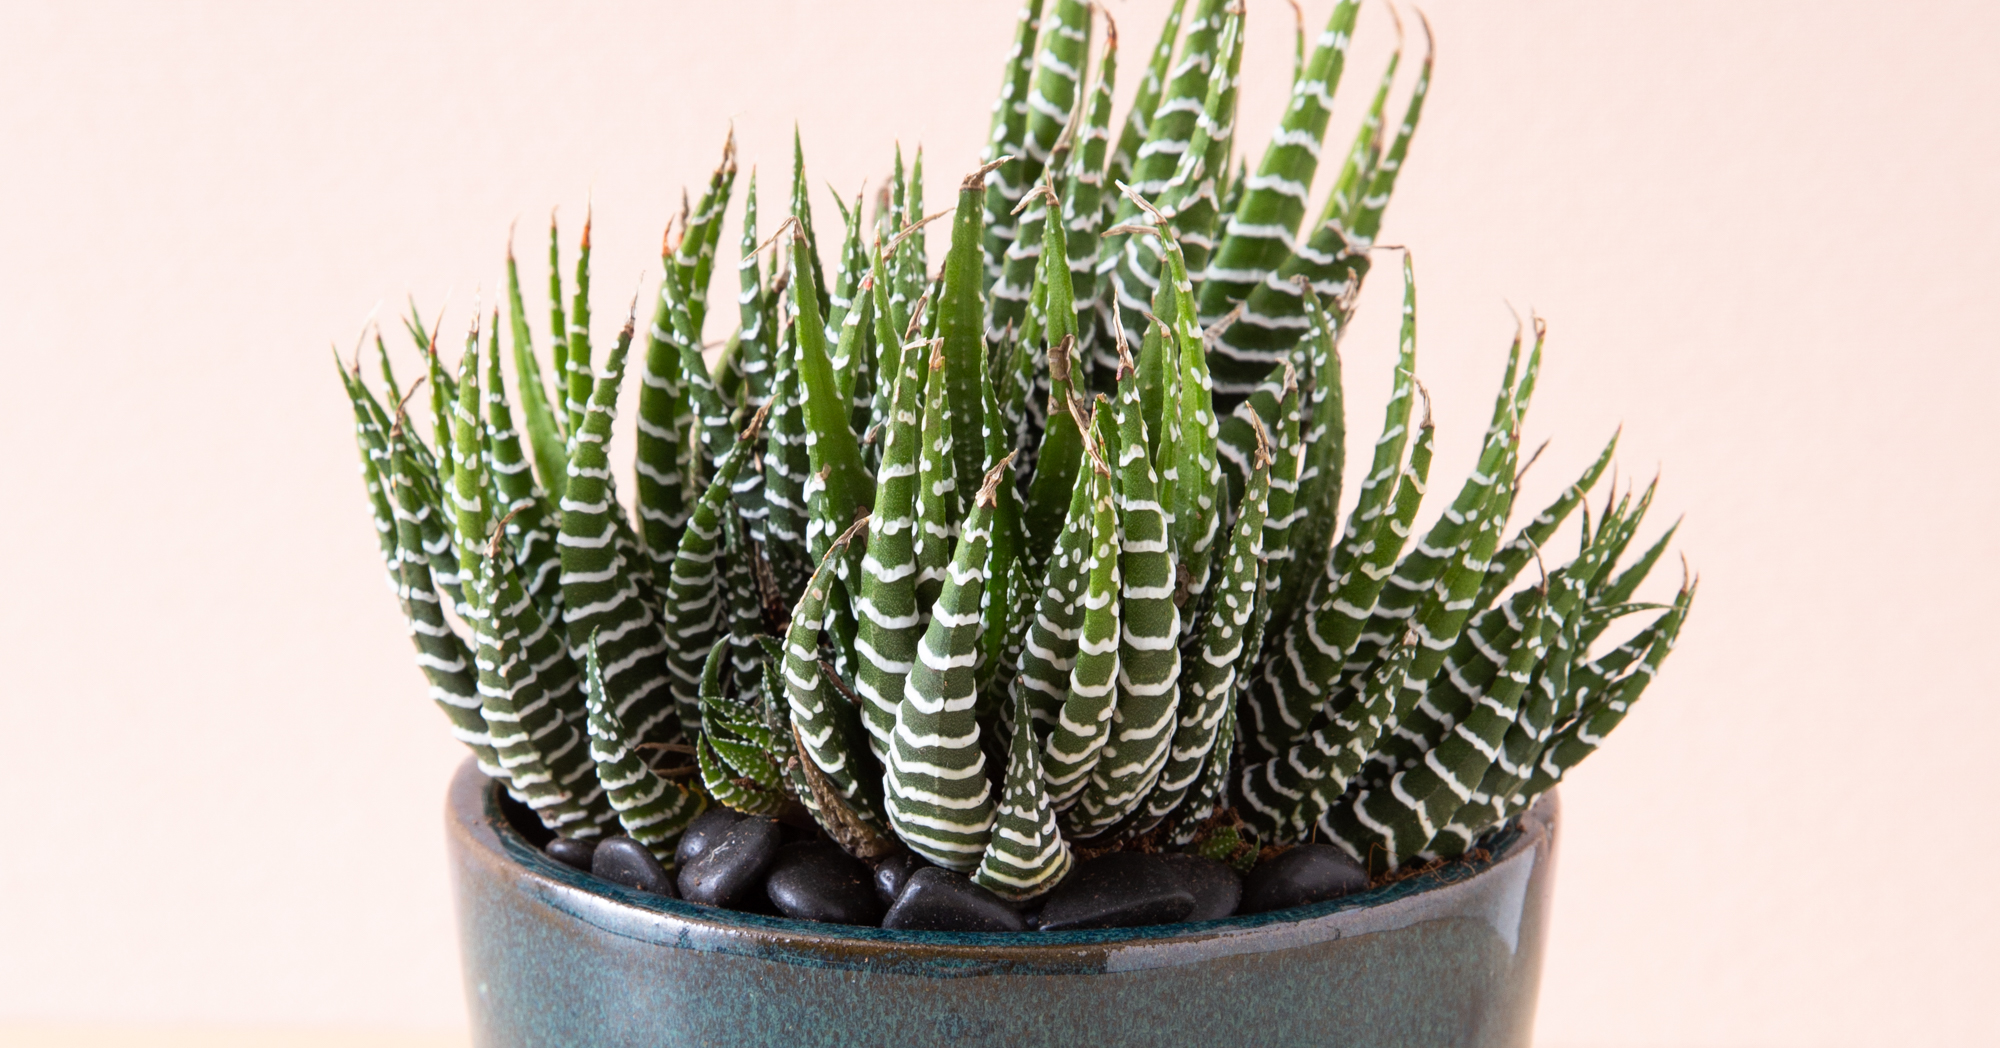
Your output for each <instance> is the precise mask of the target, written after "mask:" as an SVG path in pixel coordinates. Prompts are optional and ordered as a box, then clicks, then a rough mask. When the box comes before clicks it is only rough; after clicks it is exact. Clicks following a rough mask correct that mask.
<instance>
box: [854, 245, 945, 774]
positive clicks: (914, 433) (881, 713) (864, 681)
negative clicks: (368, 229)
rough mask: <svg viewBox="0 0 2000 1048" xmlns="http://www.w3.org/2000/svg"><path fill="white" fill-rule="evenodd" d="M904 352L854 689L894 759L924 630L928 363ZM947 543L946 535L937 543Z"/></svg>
mask: <svg viewBox="0 0 2000 1048" xmlns="http://www.w3.org/2000/svg"><path fill="white" fill-rule="evenodd" d="M877 259H878V261H879V260H880V255H879V254H878V256H877ZM876 295H877V297H878V299H880V298H881V297H884V295H885V293H884V291H883V290H882V288H881V287H880V286H879V285H878V286H877V288H876ZM901 356H902V364H903V367H902V369H901V373H900V374H899V375H897V376H895V381H894V382H893V383H892V385H893V386H894V388H895V400H894V404H893V407H892V409H891V413H890V416H889V419H888V424H887V426H886V427H885V428H884V429H883V431H882V436H881V437H880V443H881V446H882V468H881V471H880V472H879V473H877V475H876V484H875V506H874V511H873V513H872V514H871V517H870V519H871V520H872V521H873V524H872V525H871V526H870V527H869V529H868V547H867V555H866V556H864V557H863V558H862V560H861V580H860V593H859V595H858V596H857V597H856V599H855V601H854V611H855V636H854V649H855V654H856V667H855V677H854V690H855V693H856V694H858V695H859V696H860V697H861V701H862V703H863V706H862V714H863V721H864V723H865V724H866V726H867V729H868V734H869V737H870V739H871V740H872V741H871V742H870V747H871V749H872V750H873V752H874V754H875V757H876V759H877V760H879V761H887V759H888V748H887V747H888V745H889V734H890V732H891V731H893V730H894V729H895V726H896V705H897V703H899V702H900V701H901V700H902V695H903V682H904V678H906V677H907V676H908V675H909V672H910V663H911V661H912V660H914V659H915V658H916V654H917V641H918V639H919V638H920V637H922V635H923V616H922V615H921V614H920V611H919V608H918V605H917V558H916V545H917V532H916V528H917V516H916V513H917V508H916V507H917V472H918V471H917V460H918V457H919V448H918V443H919V440H920V439H921V436H922V431H921V430H920V428H919V423H918V413H919V412H920V411H921V410H922V408H921V404H922V392H923V385H924V381H925V378H926V376H927V375H929V374H930V369H929V368H928V367H926V366H923V364H921V363H920V361H921V360H922V358H921V357H918V356H917V355H916V354H913V353H912V354H902V355H901ZM940 431H942V426H940ZM942 542H943V538H942V537H940V539H939V542H938V544H937V548H938V549H942V548H943V546H942Z"/></svg>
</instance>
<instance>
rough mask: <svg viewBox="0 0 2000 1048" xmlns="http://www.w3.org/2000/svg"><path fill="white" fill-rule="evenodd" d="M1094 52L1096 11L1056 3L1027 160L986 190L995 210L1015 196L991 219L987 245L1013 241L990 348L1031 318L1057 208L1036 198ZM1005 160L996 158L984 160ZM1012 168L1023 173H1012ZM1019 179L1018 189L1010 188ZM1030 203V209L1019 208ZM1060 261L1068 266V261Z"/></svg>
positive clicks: (1037, 61)
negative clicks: (1032, 292)
mask: <svg viewBox="0 0 2000 1048" xmlns="http://www.w3.org/2000/svg"><path fill="white" fill-rule="evenodd" d="M1089 52H1090V5H1089V4H1087V3H1084V2H1083V0H1056V3H1055V11H1054V13H1053V17H1052V18H1050V19H1049V20H1048V23H1047V24H1046V26H1044V31H1043V33H1042V44H1041V51H1040V52H1039V53H1038V54H1037V55H1036V56H1035V58H1034V77H1033V81H1032V86H1031V87H1030V88H1029V90H1028V95H1027V100H1026V102H1025V103H1024V105H1025V108H1026V110H1027V120H1026V123H1025V126H1024V127H1023V129H1022V137H1021V142H1020V149H1019V150H1011V149H1010V150H1008V151H1009V152H1019V153H1020V154H1021V159H1020V160H1019V161H1018V162H1017V163H1016V164H1003V165H1001V167H1000V168H999V170H998V171H997V172H995V176H994V179H993V181H992V184H990V185H988V186H987V189H986V195H987V198H988V199H987V204H988V207H989V208H990V207H991V206H992V205H993V204H995V203H997V202H999V201H1000V200H1004V199H1005V198H1006V197H1007V196H1008V195H1009V194H1010V193H1011V194H1012V196H1013V200H1011V201H1008V202H1007V203H1008V208H1007V212H1006V213H1005V214H1004V215H996V214H994V213H993V212H992V211H990V210H989V211H988V213H987V217H986V225H987V237H988V239H989V241H991V240H994V239H996V238H1005V239H1006V240H1007V241H1008V243H1007V246H1006V248H1005V250H1004V251H1003V252H1002V256H1001V257H1002V262H1001V265H1000V273H999V276H998V278H997V279H995V280H994V281H993V285H992V287H991V288H989V289H988V291H987V295H988V300H989V303H990V305H991V312H990V314H989V315H988V317H987V320H986V323H987V329H986V337H987V339H988V340H989V341H998V340H999V338H1000V335H1001V332H1003V331H1004V330H1006V329H1007V328H1009V327H1015V328H1019V327H1020V325H1021V322H1022V321H1023V319H1025V317H1026V313H1027V306H1028V291H1029V288H1030V286H1031V285H1032V284H1033V283H1034V277H1035V270H1036V268H1037V264H1038V263H1039V262H1040V261H1041V258H1042V255H1043V252H1044V250H1045V238H1044V237H1043V235H1042V226H1043V224H1044V223H1045V221H1046V220H1047V218H1048V214H1049V208H1050V207H1051V206H1054V205H1053V204H1052V202H1051V201H1050V200H1049V199H1047V198H1037V197H1035V196H1034V195H1033V194H1032V193H1031V191H1030V190H1031V187H1033V186H1034V185H1036V184H1037V183H1039V182H1041V181H1042V180H1043V178H1044V177H1045V175H1046V174H1047V172H1048V165H1049V161H1050V159H1051V154H1052V153H1053V152H1054V150H1055V148H1056V141H1057V139H1058V138H1060V137H1061V136H1062V134H1063V131H1064V129H1065V128H1067V127H1068V126H1069V124H1070V117H1071V114H1072V113H1073V112H1074V110H1075V109H1076V105H1077V100H1078V95H1079V92H1078V90H1077V89H1078V87H1079V86H1080V85H1081V84H1082V83H1083V74H1084V64H1085V62H1086V61H1087V59H1088V55H1089ZM1011 83H1012V81H1011V80H1010V81H1009V84H1010V85H1011ZM996 146H997V143H996ZM1000 155H1002V154H1000V153H991V154H989V155H988V156H987V157H986V159H988V160H991V159H994V158H995V157H997V156H1000ZM1010 167H1017V168H1018V170H1016V171H1009V168H1010ZM1015 177H1018V178H1019V179H1020V181H1018V182H1010V181H1009V179H1010V178H1015ZM1024 203H1025V204H1026V205H1027V206H1026V207H1025V208H1023V207H1022V206H1021V205H1022V204H1024ZM1017 212H1018V214H1017ZM1003 223H1010V224H1012V225H1013V229H1012V230H1004V226H1003ZM1057 257H1062V258H1064V261H1065V262H1067V257H1066V254H1065V255H1064V256H1057Z"/></svg>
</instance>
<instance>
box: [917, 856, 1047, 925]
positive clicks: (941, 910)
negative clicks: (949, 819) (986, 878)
mask: <svg viewBox="0 0 2000 1048" xmlns="http://www.w3.org/2000/svg"><path fill="white" fill-rule="evenodd" d="M882 927H884V928H900V929H903V930H905V931H925V932H1018V931H1026V930H1027V927H1028V926H1027V923H1026V922H1024V921H1023V920H1021V915H1020V914H1019V913H1016V912H1014V908H1013V907H1011V906H1009V905H1007V904H1006V903H1005V902H1003V901H1002V900H1001V899H1000V897H999V896H997V895H995V894H993V893H992V892H989V891H987V890H986V889H984V888H981V887H980V886H979V885H977V884H974V883H972V882H971V881H969V880H967V879H965V877H964V876H962V875H960V874H956V873H953V872H951V871H950V870H947V869H944V868H942V867H938V866H926V867H924V868H923V869H920V870H918V871H917V872H915V873H913V874H911V875H910V879H909V883H907V884H905V885H904V886H903V894H902V895H900V896H898V897H897V899H896V905H894V906H891V907H889V914H888V916H886V917H883V918H882Z"/></svg>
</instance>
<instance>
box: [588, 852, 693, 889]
mask: <svg viewBox="0 0 2000 1048" xmlns="http://www.w3.org/2000/svg"><path fill="white" fill-rule="evenodd" d="M590 872H591V873H593V874H596V875H597V876H599V877H602V878H604V879H605V880H607V881H610V882H611V883H613V884H622V885H624V886H625V887H627V888H637V889H639V890H640V891H642V892H652V893H654V894H655V895H665V896H668V897H670V898H671V897H672V896H673V894H674V881H673V878H671V877H668V876H667V870H666V867H664V866H661V865H660V860H658V859H655V858H653V853H652V852H649V851H647V850H646V846H645V845H643V844H640V843H639V842H638V841H635V840H633V839H632V838H630V837H607V838H605V839H604V841H603V842H602V843H600V844H598V846H597V851H596V852H595V853H593V854H592V855H591V857H590Z"/></svg>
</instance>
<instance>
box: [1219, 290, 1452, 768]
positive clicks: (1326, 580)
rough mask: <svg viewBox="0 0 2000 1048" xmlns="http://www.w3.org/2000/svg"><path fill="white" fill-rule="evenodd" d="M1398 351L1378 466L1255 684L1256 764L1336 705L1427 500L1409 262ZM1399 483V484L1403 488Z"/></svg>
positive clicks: (1426, 444)
mask: <svg viewBox="0 0 2000 1048" xmlns="http://www.w3.org/2000/svg"><path fill="white" fill-rule="evenodd" d="M1400 342H1401V348H1400V350H1399V353H1398V359H1397V364H1396V378H1395V383H1396V384H1395V387H1394V388H1393V390H1392V391H1391V393H1390V395H1389V404H1388V407H1387V408H1386V410H1385V411H1384V418H1383V422H1382V435H1381V436H1380V437H1379V438H1377V439H1376V442H1375V454H1374V461H1373V464H1372V465H1371V466H1370V468H1369V472H1368V476H1367V478H1366V479H1365V480H1364V481H1363V482H1362V485H1361V491H1360V493H1359V496H1358V498H1357V501H1356V503H1355V507H1354V510H1353V512H1352V513H1351V514H1350V515H1349V517H1348V522H1347V529H1346V532H1345V534H1344V535H1343V537H1342V539H1341V541H1340V543H1339V545H1338V546H1337V547H1336V548H1335V550H1334V552H1333V554H1332V555H1331V556H1330V557H1329V558H1328V559H1327V563H1326V569H1325V570H1324V571H1322V572H1321V573H1320V574H1319V575H1318V577H1316V578H1315V579H1314V580H1313V583H1312V588H1311V590H1310V591H1309V593H1308V596H1307V598H1306V602H1305V607H1304V609H1303V611H1302V613H1301V614H1300V615H1299V616H1298V618H1296V619H1294V620H1293V621H1291V622H1290V623H1288V624H1287V625H1286V626H1285V628H1284V631H1283V633H1282V634H1281V635H1280V636H1279V640H1278V650H1277V651H1276V652H1275V653H1274V654H1273V656H1272V657H1271V658H1270V659H1269V660H1268V661H1267V662H1266V664H1265V667H1264V670H1263V672H1262V673H1261V674H1259V676H1258V677H1257V679H1256V681H1255V682H1254V684H1253V688H1252V692H1251V701H1250V703H1249V710H1250V713H1251V723H1250V728H1251V735H1250V741H1251V743H1252V744H1253V748H1254V749H1256V750H1257V751H1259V753H1260V756H1264V757H1270V756H1276V755H1279V754H1283V753H1285V752H1287V751H1288V750H1289V749H1291V747H1292V746H1293V745H1294V744H1295V743H1296V742H1297V741H1298V739H1299V738H1300V737H1301V736H1302V733H1304V732H1305V731H1306V730H1308V723H1309V721H1310V718H1311V716H1312V711H1313V710H1314V708H1316V707H1318V706H1320V705H1322V704H1323V703H1325V702H1328V701H1330V700H1331V699H1332V698H1333V691H1334V688H1335V685H1336V684H1337V682H1338V681H1339V680H1340V676H1341V668H1342V667H1343V666H1344V665H1345V663H1346V660H1347V656H1348V653H1349V652H1350V651H1351V650H1352V647H1353V644H1354V641H1355V638H1357V637H1359V636H1360V634H1361V627H1362V625H1363V624H1364V623H1365V622H1366V621H1367V619H1368V615H1369V613H1370V611H1371V609H1373V608H1374V606H1375V598H1376V596H1377V594H1379V593H1380V592H1381V587H1382V584H1383V582H1384V581H1385V580H1386V578H1387V577H1388V573H1389V570H1390V568H1391V567H1392V566H1393V565H1394V564H1395V563H1396V557H1397V554H1398V553H1400V552H1401V550H1402V546H1403V542H1404V540H1405V539H1406V538H1407V537H1408V533H1409V532H1408V529H1409V526H1410V522H1411V520H1412V519H1414V517H1415V514H1416V510H1417V506H1418V505H1419V503H1420V502H1421V501H1422V498H1423V486H1424V483H1425V479H1426V478H1427V476H1428V474H1429V470H1430V454H1431V452H1430V447H1431V427H1430V418H1429V411H1428V409H1426V411H1425V418H1424V420H1423V423H1422V424H1421V425H1420V426H1419V427H1418V431H1419V433H1418V440H1417V442H1416V447H1415V448H1414V449H1412V451H1411V454H1410V459H1409V464H1408V466H1407V467H1406V466H1405V465H1404V461H1403V453H1404V450H1405V448H1406V447H1407V446H1408V443H1409V436H1410V425H1409V422H1410V406H1411V401H1412V400H1413V399H1414V398H1413V396H1412V393H1413V390H1414V387H1415V378H1414V375H1413V372H1414V370H1415V368H1416V283H1415V279H1414V274H1413V271H1412V270H1411V268H1410V266H1409V264H1408V262H1407V260H1406V261H1405V264H1404V292H1403V327H1402V335H1401V338H1400ZM1399 475H1400V476H1401V477H1402V481H1401V483H1400V484H1397V483H1396V481H1397V478H1398V476H1399ZM1392 491H1395V492H1396V498H1395V500H1394V502H1393V503H1392V502H1391V501H1390V494H1391V492H1392Z"/></svg>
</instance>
